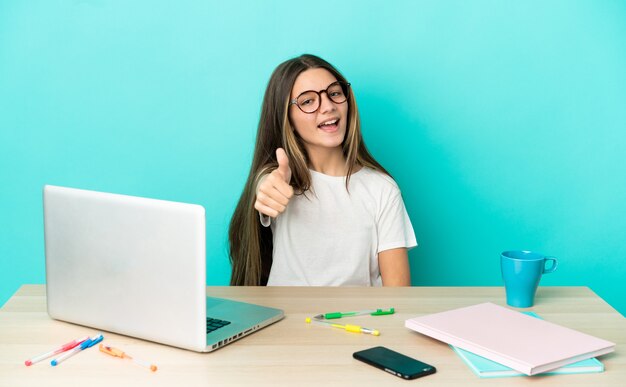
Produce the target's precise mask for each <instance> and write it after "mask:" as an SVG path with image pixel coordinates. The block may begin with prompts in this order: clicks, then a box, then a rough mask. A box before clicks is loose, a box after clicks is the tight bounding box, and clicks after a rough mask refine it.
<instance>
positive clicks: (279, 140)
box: [228, 54, 389, 285]
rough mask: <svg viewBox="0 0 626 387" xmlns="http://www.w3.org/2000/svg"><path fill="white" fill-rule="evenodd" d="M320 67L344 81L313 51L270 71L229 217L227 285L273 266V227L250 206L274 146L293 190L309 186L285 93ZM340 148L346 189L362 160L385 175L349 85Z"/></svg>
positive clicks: (261, 281)
mask: <svg viewBox="0 0 626 387" xmlns="http://www.w3.org/2000/svg"><path fill="white" fill-rule="evenodd" d="M313 68H323V69H326V70H328V71H329V72H330V73H331V74H333V76H335V78H336V79H337V80H338V81H341V82H344V83H347V81H346V79H345V78H344V77H343V75H341V73H340V72H339V71H338V70H337V69H335V68H334V67H333V66H332V65H331V64H330V63H328V62H326V61H325V60H323V59H322V58H319V57H317V56H315V55H309V54H304V55H301V56H299V57H297V58H293V59H290V60H287V61H285V62H283V63H281V64H280V65H279V66H278V67H277V68H276V70H274V72H273V73H272V76H271V77H270V80H269V83H268V84H267V89H266V90H265V96H264V97H263V105H262V108H261V118H260V120H259V127H258V130H257V136H256V145H255V148H254V156H253V159H252V166H251V167H250V173H249V174H248V179H247V181H246V185H245V186H244V190H243V193H242V194H241V198H240V199H239V202H238V203H237V207H236V208H235V213H234V214H233V218H232V219H231V221H230V228H229V231H228V239H229V242H230V260H231V264H232V275H231V278H230V284H231V285H265V284H267V280H268V277H269V273H270V268H271V266H272V250H273V243H272V231H271V228H269V227H263V226H261V223H260V220H259V213H258V212H257V211H256V209H255V208H254V202H255V200H256V187H257V183H258V181H259V179H260V178H261V177H262V176H263V175H265V174H266V173H269V172H271V171H272V170H274V169H275V168H277V167H278V162H277V160H276V149H277V148H283V149H285V152H286V153H287V156H288V157H289V167H290V168H291V171H292V173H291V182H290V183H289V184H290V185H291V186H292V187H293V188H294V192H295V193H296V194H303V193H305V192H306V191H307V190H308V189H309V188H310V187H311V174H310V172H309V162H308V155H307V152H306V149H305V147H304V145H303V143H302V140H301V139H300V138H299V137H298V136H297V133H296V131H294V130H293V129H292V125H291V123H290V121H289V114H288V112H289V98H290V95H291V90H292V88H293V85H294V83H295V81H296V78H297V77H298V75H300V74H301V73H302V72H304V71H306V70H308V69H313ZM346 128H347V130H346V136H345V138H344V140H343V144H342V147H343V154H344V156H345V158H346V163H347V166H348V174H347V176H346V189H347V188H348V183H349V181H350V176H351V175H352V173H354V172H355V171H354V169H355V167H358V166H365V167H370V168H373V169H376V170H379V171H381V172H383V173H386V174H387V175H389V173H388V172H387V171H386V170H385V169H384V168H383V167H382V166H381V165H380V164H379V163H378V162H377V161H376V160H374V158H373V157H372V155H370V153H369V152H368V150H367V148H366V147H365V143H364V142H363V137H362V135H361V122H360V120H359V111H358V108H357V105H356V100H355V98H354V93H353V92H352V89H351V88H349V90H348V119H347V123H346Z"/></svg>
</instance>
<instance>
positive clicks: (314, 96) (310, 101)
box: [297, 82, 347, 113]
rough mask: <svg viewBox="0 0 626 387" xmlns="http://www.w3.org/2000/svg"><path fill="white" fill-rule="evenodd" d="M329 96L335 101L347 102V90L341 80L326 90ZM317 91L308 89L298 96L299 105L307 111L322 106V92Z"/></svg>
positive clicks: (311, 111) (309, 111)
mask: <svg viewBox="0 0 626 387" xmlns="http://www.w3.org/2000/svg"><path fill="white" fill-rule="evenodd" d="M325 91H326V94H327V95H328V98H330V100H331V101H333V102H334V103H343V102H346V99H347V96H346V91H345V90H344V88H343V86H342V85H341V84H340V83H339V82H335V83H332V84H331V85H330V86H328V88H327V89H326V90H325ZM323 92H324V91H322V92H319V93H318V92H316V91H306V92H304V93H302V94H300V96H298V99H297V103H298V107H299V108H300V109H301V110H302V111H303V112H305V113H313V112H314V111H316V110H317V109H319V107H320V99H321V93H323Z"/></svg>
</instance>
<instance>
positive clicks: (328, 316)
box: [315, 308, 395, 320]
mask: <svg viewBox="0 0 626 387" xmlns="http://www.w3.org/2000/svg"><path fill="white" fill-rule="evenodd" d="M394 313H395V309H394V308H389V309H387V310H385V309H372V310H360V311H357V312H332V313H325V314H321V315H318V316H315V318H317V319H326V320H332V319H336V318H342V317H352V316H361V315H364V314H369V315H370V316H384V315H388V314H394Z"/></svg>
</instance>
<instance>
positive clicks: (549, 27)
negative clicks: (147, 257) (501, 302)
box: [0, 0, 626, 314]
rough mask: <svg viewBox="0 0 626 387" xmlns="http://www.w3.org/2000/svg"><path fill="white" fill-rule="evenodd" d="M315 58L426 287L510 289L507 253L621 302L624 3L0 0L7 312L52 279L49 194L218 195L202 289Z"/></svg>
mask: <svg viewBox="0 0 626 387" xmlns="http://www.w3.org/2000/svg"><path fill="white" fill-rule="evenodd" d="M305 52H306V53H313V54H317V55H320V56H322V57H324V58H326V59H327V60H329V61H330V62H331V63H333V64H334V65H336V66H337V67H338V68H339V69H340V70H341V71H342V72H343V73H344V75H345V76H346V77H347V78H348V80H349V81H350V82H352V84H353V87H354V91H355V93H356V96H357V100H358V103H359V107H360V111H361V115H362V120H363V132H364V136H365V139H366V142H367V144H368V146H369V148H370V150H371V151H372V153H373V154H374V155H375V157H376V158H377V159H378V160H379V161H380V162H381V163H382V164H383V165H384V166H386V167H387V168H388V169H389V170H390V171H391V173H392V174H393V175H394V177H395V178H396V180H397V182H398V183H399V185H400V187H401V189H402V191H403V196H404V199H405V203H406V206H407V208H408V211H409V214H410V216H411V219H412V221H413V224H414V228H415V232H416V235H417V238H418V241H419V242H420V246H419V247H418V248H417V249H414V250H412V251H411V252H410V259H411V268H412V276H413V283H414V285H446V286H451V285H472V286H484V285H501V278H500V272H499V253H500V252H501V251H502V250H508V249H533V250H538V251H541V252H544V253H546V254H549V255H554V256H556V257H558V258H559V262H560V266H559V269H558V270H557V271H556V272H555V273H553V274H550V275H547V276H545V277H544V278H543V280H542V285H585V286H590V287H591V288H592V289H593V290H594V291H596V292H597V293H598V294H599V295H600V296H602V297H603V298H604V299H605V300H606V301H608V302H609V303H610V304H611V305H613V306H614V307H615V308H617V309H618V310H620V311H621V313H622V314H624V312H625V311H626V296H625V295H626V281H625V279H626V276H625V273H626V271H625V268H624V266H625V265H624V263H625V259H624V258H625V257H626V244H625V238H624V236H625V234H626V216H625V215H626V200H625V199H626V174H625V173H624V167H623V166H624V164H626V151H625V149H626V130H625V129H626V108H625V107H626V2H624V1H617V0H615V1H597V0H589V1H575V0H569V1H548V2H546V1H524V2H520V1H516V2H512V1H395V2H383V1H345V2H334V1H316V2H314V3H313V4H308V5H307V4H305V3H302V2H294V1H258V2H257V1H228V2H224V1H177V2H169V3H166V2H153V1H147V0H144V1H133V2H127V1H3V2H1V3H0V181H1V188H0V260H1V262H0V304H2V303H3V302H4V301H6V299H7V298H8V297H10V295H11V294H12V293H13V292H14V291H15V290H16V289H17V288H18V287H19V286H20V285H21V284H23V283H43V282H44V280H45V276H44V249H43V227H42V204H41V189H42V186H43V185H44V184H56V185H65V186H71V187H77V188H86V189H93V190H101V191H107V192H115V193H123V194H131V195H139V196H147V197H153V198H160V199H168V200H176V201H183V202H192V203H198V204H202V205H204V206H205V207H206V209H207V213H208V215H209V216H208V219H207V224H208V229H207V234H208V244H209V247H208V257H207V259H208V261H209V265H210V268H209V269H208V273H207V274H208V283H209V284H210V285H225V284H227V283H228V279H229V271H230V265H229V262H228V258H227V244H226V239H227V225H228V222H229V219H230V217H231V215H232V211H233V209H234V206H235V203H236V201H237V199H238V197H239V195H240V193H241V190H242V187H243V183H244V181H245V177H246V175H247V172H248V168H249V165H250V162H251V157H252V150H253V144H254V137H255V133H256V126H257V123H258V119H259V112H260V104H261V99H262V96H263V92H264V88H265V86H266V84H267V81H268V79H269V76H270V74H271V72H272V70H273V69H274V68H275V67H276V65H277V64H278V63H280V62H282V61H283V60H285V59H288V58H290V57H293V56H296V55H299V54H302V53H305Z"/></svg>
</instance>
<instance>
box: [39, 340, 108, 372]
mask: <svg viewBox="0 0 626 387" xmlns="http://www.w3.org/2000/svg"><path fill="white" fill-rule="evenodd" d="M102 339H104V336H102V335H98V336H94V337H90V338H88V339H87V340H85V341H83V342H82V343H81V344H80V345H79V346H78V347H76V348H74V349H72V350H71V351H69V352H66V353H64V354H63V355H61V356H59V357H57V358H56V359H54V360H52V361H51V362H50V364H51V365H53V366H56V365H59V363H61V362H62V361H64V360H66V359H67V358H69V357H72V356H73V355H75V354H77V353H78V352H80V351H82V350H83V349H87V348H90V347H93V346H94V345H96V344H98V343H99V342H101V341H102Z"/></svg>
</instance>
